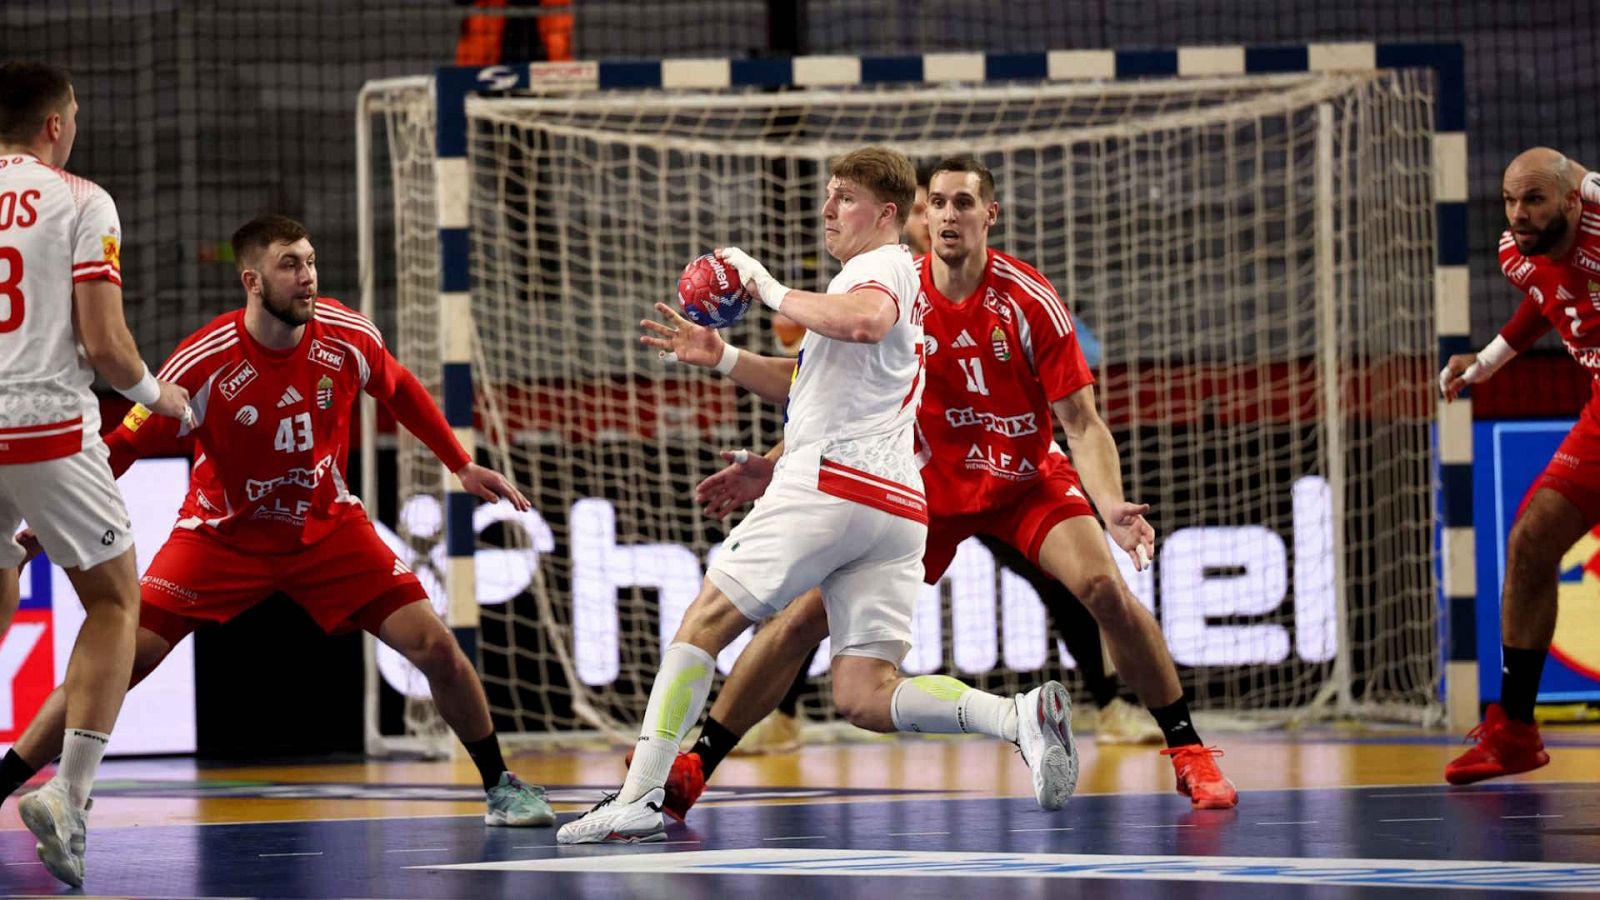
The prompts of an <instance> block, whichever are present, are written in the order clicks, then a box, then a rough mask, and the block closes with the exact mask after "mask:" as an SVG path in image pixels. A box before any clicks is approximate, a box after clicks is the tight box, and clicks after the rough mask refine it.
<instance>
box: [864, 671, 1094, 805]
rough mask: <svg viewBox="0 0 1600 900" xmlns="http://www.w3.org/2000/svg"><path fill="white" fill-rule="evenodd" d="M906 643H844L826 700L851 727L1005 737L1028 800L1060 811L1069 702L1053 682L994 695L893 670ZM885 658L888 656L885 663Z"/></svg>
mask: <svg viewBox="0 0 1600 900" xmlns="http://www.w3.org/2000/svg"><path fill="white" fill-rule="evenodd" d="M906 649H907V647H906V645H905V644H901V643H898V642H879V643H875V644H865V645H859V646H850V647H845V648H844V649H843V650H841V651H840V652H837V653H835V654H834V657H833V703H834V706H835V708H837V709H838V711H839V713H840V715H842V716H844V718H845V719H846V720H847V721H848V722H850V724H852V725H854V726H856V727H857V728H864V729H866V730H868V731H877V732H880V733H888V732H894V731H911V732H918V733H923V734H958V733H973V734H986V735H989V736H990V737H997V738H1000V739H1001V740H1005V741H1010V742H1012V743H1014V744H1016V745H1017V747H1018V749H1020V750H1021V751H1022V759H1023V761H1024V762H1026V763H1027V764H1028V768H1029V770H1031V771H1032V773H1033V792H1034V798H1035V799H1036V800H1038V802H1039V805H1040V806H1041V807H1043V808H1044V809H1047V810H1054V809H1060V808H1061V807H1062V806H1063V805H1064V804H1065V803H1066V802H1067V799H1068V798H1069V797H1071V796H1072V792H1073V791H1074V790H1076V789H1077V786H1078V753H1077V748H1076V745H1075V744H1074V743H1073V740H1072V701H1071V697H1070V695H1068V694H1067V689H1066V688H1064V687H1062V686H1061V684H1060V682H1055V681H1049V682H1046V683H1044V684H1043V685H1041V686H1039V687H1037V688H1034V689H1033V690H1032V691H1029V692H1028V693H1026V694H1017V695H1016V696H1015V697H999V696H996V695H994V694H988V693H985V692H983V691H980V690H977V689H975V688H972V687H970V686H968V685H966V684H963V683H962V682H960V681H958V680H956V679H954V678H951V677H950V676H948V675H918V676H916V677H914V678H906V677H903V676H901V675H900V673H899V670H898V660H899V658H900V657H902V656H904V654H905V650H906ZM891 658H892V659H893V660H894V661H891Z"/></svg>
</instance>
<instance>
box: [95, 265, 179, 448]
mask: <svg viewBox="0 0 1600 900" xmlns="http://www.w3.org/2000/svg"><path fill="white" fill-rule="evenodd" d="M72 299H73V308H74V311H75V312H76V313H77V316H76V318H77V320H78V340H79V341H81V342H82V343H83V350H84V353H86V354H87V355H88V357H89V364H90V365H92V366H94V369H95V371H96V372H99V373H100V374H101V375H103V376H104V377H105V379H106V381H108V382H110V383H111V386H112V387H114V388H116V389H117V393H119V394H121V395H122V396H124V397H127V398H128V399H129V400H132V401H133V402H135V403H138V404H141V405H143V406H145V407H146V408H148V409H149V410H150V411H151V412H154V413H158V414H160V415H163V416H171V417H173V418H182V417H184V416H186V415H187V414H188V412H189V392H188V391H186V390H184V389H183V388H182V387H179V386H178V385H176V384H173V383H171V382H168V381H160V380H158V379H157V378H156V377H155V376H154V375H152V374H150V369H149V368H148V367H146V366H145V364H144V360H143V359H141V358H140V357H139V345H138V344H136V343H134V340H133V333H132V332H130V331H128V322H127V319H126V318H124V316H123V312H122V288H121V287H120V286H118V285H117V284H116V283H114V282H111V281H103V280H95V281H81V282H79V283H77V284H75V285H73V287H72Z"/></svg>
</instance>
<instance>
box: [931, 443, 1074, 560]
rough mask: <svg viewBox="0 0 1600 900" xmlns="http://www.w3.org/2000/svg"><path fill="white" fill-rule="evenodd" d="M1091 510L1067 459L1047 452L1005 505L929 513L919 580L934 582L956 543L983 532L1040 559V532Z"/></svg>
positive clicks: (1042, 535)
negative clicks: (1030, 477) (1046, 458)
mask: <svg viewBox="0 0 1600 900" xmlns="http://www.w3.org/2000/svg"><path fill="white" fill-rule="evenodd" d="M1092 515H1094V507H1093V506H1091V505H1090V504H1089V498H1088V497H1086V496H1085V495H1084V492H1083V485H1082V483H1081V482H1079V480H1078V473H1077V472H1076V471H1074V470H1073V468H1072V465H1071V463H1069V462H1067V458H1066V457H1065V456H1062V455H1060V454H1052V455H1051V456H1050V461H1049V462H1048V463H1047V464H1046V465H1044V466H1043V467H1041V469H1040V472H1039V477H1037V478H1035V479H1033V480H1032V481H1030V482H1029V483H1028V484H1027V486H1026V487H1024V488H1023V490H1022V491H1021V492H1020V493H1018V495H1017V496H1016V498H1015V499H1014V500H1013V501H1012V502H1010V503H1007V504H1005V505H1004V506H999V507H992V508H990V509H987V510H983V511H982V512H976V513H970V514H967V515H958V516H933V517H932V518H931V519H930V520H929V522H928V549H927V550H925V551H924V552H923V554H922V580H923V581H925V582H927V583H928V584H935V583H937V582H938V581H939V578H940V577H941V576H943V575H944V570H945V569H948V568H950V561H951V560H953V559H955V557H956V548H957V547H959V546H960V545H961V542H962V541H964V540H966V539H967V538H969V537H972V536H973V535H975V534H987V535H989V536H990V537H994V538H998V539H1000V540H1002V541H1005V542H1006V543H1007V544H1010V545H1011V546H1013V547H1015V548H1017V549H1018V550H1020V551H1022V552H1023V553H1024V554H1026V555H1027V557H1028V562H1031V563H1033V564H1034V565H1038V564H1039V547H1040V546H1041V545H1043V544H1044V538H1045V535H1047V534H1049V533H1050V529H1052V528H1054V527H1056V526H1057V525H1059V524H1060V523H1062V522H1064V521H1066V520H1067V519H1071V518H1075V517H1077V516H1092Z"/></svg>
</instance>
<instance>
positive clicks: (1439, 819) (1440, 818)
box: [1378, 816, 1444, 823]
mask: <svg viewBox="0 0 1600 900" xmlns="http://www.w3.org/2000/svg"><path fill="white" fill-rule="evenodd" d="M1378 821H1379V822H1380V823H1382V822H1443V821H1444V817H1443V816H1433V817H1429V818H1423V819H1379V820H1378Z"/></svg>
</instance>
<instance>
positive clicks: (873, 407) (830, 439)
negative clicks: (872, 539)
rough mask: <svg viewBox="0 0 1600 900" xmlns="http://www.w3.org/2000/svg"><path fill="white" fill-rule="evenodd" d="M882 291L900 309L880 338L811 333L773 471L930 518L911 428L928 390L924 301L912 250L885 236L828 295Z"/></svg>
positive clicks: (793, 386) (850, 497)
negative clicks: (863, 339) (860, 340)
mask: <svg viewBox="0 0 1600 900" xmlns="http://www.w3.org/2000/svg"><path fill="white" fill-rule="evenodd" d="M862 289H866V290H875V291H881V292H882V293H884V294H885V295H887V296H889V297H890V298H891V299H893V301H894V303H895V307H896V311H897V315H896V318H895V323H894V325H893V326H892V327H890V329H889V332H888V334H886V335H884V337H883V340H881V341H879V342H878V343H876V344H864V343H851V342H848V341H838V340H833V339H831V338H827V337H823V336H822V335H819V334H817V333H815V332H811V333H809V334H807V335H806V337H805V342H804V344H803V345H802V347H801V351H800V357H799V358H798V359H797V360H796V368H795V374H794V379H793V381H792V382H791V385H790V388H789V402H788V404H787V407H786V408H785V424H784V441H785V451H784V457H783V459H782V461H780V467H779V469H778V471H777V474H776V475H775V476H774V477H779V478H797V479H802V480H804V481H806V482H809V483H812V484H815V485H816V487H817V489H818V490H820V491H822V492H824V493H827V494H831V495H834V496H838V497H843V498H845V499H847V500H852V501H855V502H859V503H864V504H866V505H869V506H873V507H875V508H879V509H883V510H884V511H886V512H890V513H893V514H895V515H900V516H905V517H907V518H912V519H916V520H918V521H921V522H926V521H927V509H926V505H925V502H924V500H923V495H922V479H921V477H920V476H919V475H918V472H917V463H916V458H915V456H914V439H913V429H914V428H915V425H916V413H917V405H918V401H919V399H920V397H921V395H922V384H923V379H922V360H923V352H924V351H923V333H922V324H921V319H922V317H923V316H924V315H925V314H926V311H927V307H926V305H925V304H924V303H922V302H921V301H920V298H919V297H918V293H919V292H918V287H917V272H916V267H915V265H914V264H913V262H912V257H911V253H910V252H909V251H908V250H906V249H905V247H903V246H901V245H898V244H888V245H885V246H882V247H879V248H877V249H875V250H870V251H868V252H866V253H862V254H859V255H857V256H855V257H853V258H851V259H850V260H849V261H848V262H846V263H845V265H844V267H843V269H841V270H840V272H839V274H838V275H836V276H834V278H833V280H832V281H831V282H830V283H829V284H828V291H827V292H828V293H830V294H847V293H850V292H851V291H855V290H862Z"/></svg>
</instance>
